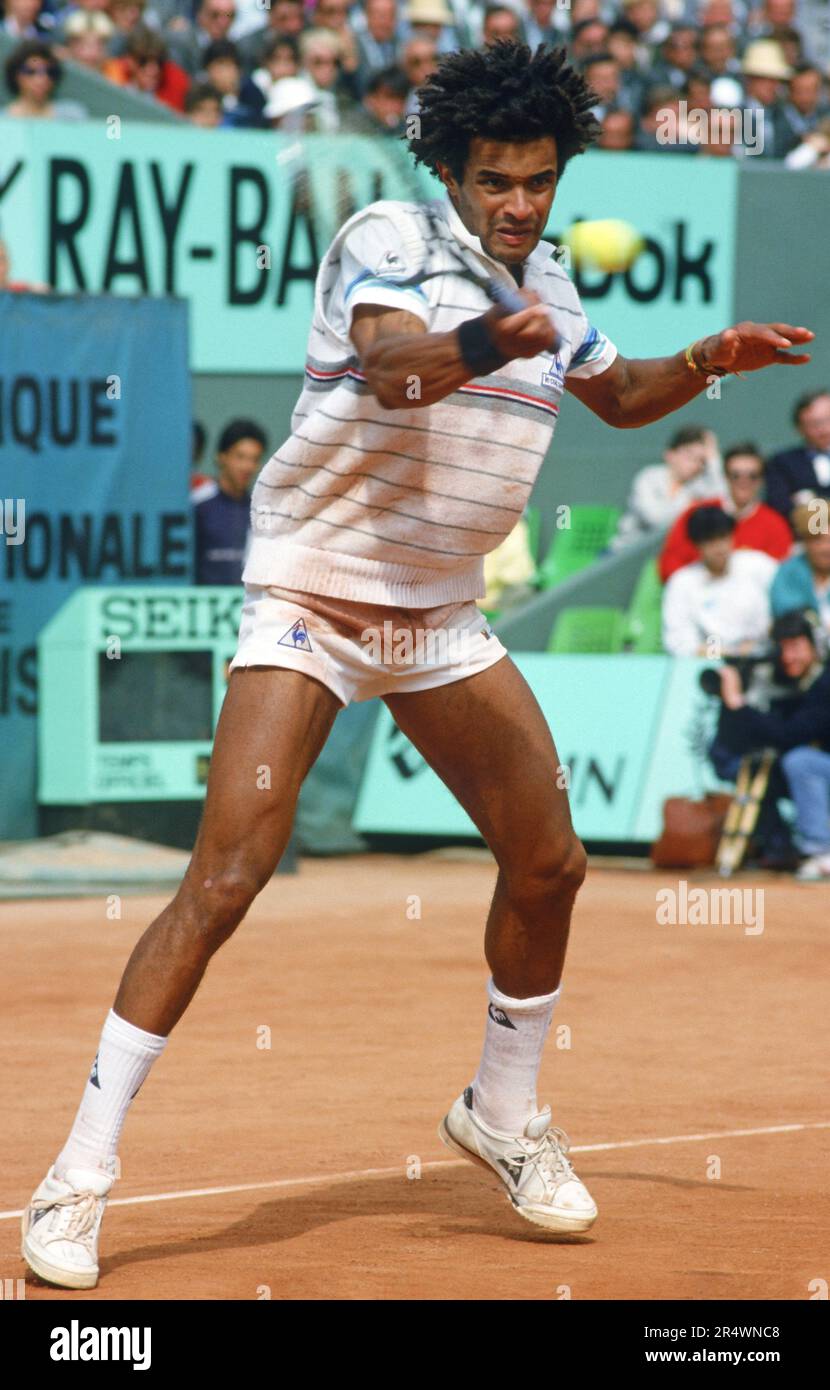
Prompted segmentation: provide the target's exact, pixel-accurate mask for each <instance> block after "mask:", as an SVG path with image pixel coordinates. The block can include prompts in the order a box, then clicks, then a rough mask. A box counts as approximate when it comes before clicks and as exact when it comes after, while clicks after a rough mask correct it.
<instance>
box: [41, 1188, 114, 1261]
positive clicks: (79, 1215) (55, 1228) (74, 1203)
mask: <svg viewBox="0 0 830 1390" xmlns="http://www.w3.org/2000/svg"><path fill="white" fill-rule="evenodd" d="M100 1201H101V1198H100V1197H97V1196H96V1195H95V1193H94V1192H78V1193H75V1192H73V1193H70V1194H69V1195H68V1196H66V1197H54V1198H44V1199H39V1200H36V1201H34V1202H32V1208H33V1210H35V1211H43V1210H46V1209H48V1208H52V1209H53V1210H55V1209H57V1208H59V1207H60V1208H62V1209H63V1210H62V1211H61V1212H60V1214H59V1215H58V1217H57V1220H56V1221H55V1222H53V1223H51V1230H49V1232H48V1233H44V1236H43V1241H44V1243H45V1244H46V1243H49V1242H51V1241H54V1240H72V1241H77V1242H78V1244H79V1245H84V1246H86V1248H87V1249H90V1248H91V1245H92V1238H93V1232H94V1226H95V1217H96V1214H97V1211H98V1203H99V1202H100Z"/></svg>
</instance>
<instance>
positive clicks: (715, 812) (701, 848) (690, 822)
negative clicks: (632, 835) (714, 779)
mask: <svg viewBox="0 0 830 1390" xmlns="http://www.w3.org/2000/svg"><path fill="white" fill-rule="evenodd" d="M731 804H732V798H731V796H725V795H724V794H723V793H722V792H708V793H707V794H706V796H704V798H703V800H702V801H692V799H691V797H688V796H670V797H669V798H668V800H667V801H664V802H663V833H662V834H661V836H660V838H659V840H655V842H654V844H653V845H652V847H651V858H652V862H653V863H654V864H655V866H656V867H657V868H658V869H701V868H706V867H708V866H709V865H712V864H714V862H715V855H716V853H717V848H718V842H719V840H720V837H721V832H722V830H723V823H724V821H725V819H726V813H727V811H728V810H729V807H730V805H731Z"/></svg>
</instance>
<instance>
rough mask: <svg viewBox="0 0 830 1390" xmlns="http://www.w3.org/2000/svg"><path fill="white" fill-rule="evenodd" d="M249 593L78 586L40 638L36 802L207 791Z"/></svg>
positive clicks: (180, 796) (176, 797) (174, 796)
mask: <svg viewBox="0 0 830 1390" xmlns="http://www.w3.org/2000/svg"><path fill="white" fill-rule="evenodd" d="M243 601H244V590H243V589H242V587H241V586H239V587H236V586H233V587H228V588H224V587H208V586H205V587H198V588H190V587H184V586H182V587H179V586H177V587H175V588H169V589H165V588H160V587H158V586H155V587H152V588H151V587H141V588H139V587H132V586H119V587H118V588H112V589H109V588H97V587H96V588H93V587H87V588H80V589H76V590H75V592H74V593H73V594H72V596H71V598H69V599H68V600H67V602H66V603H65V604H64V606H63V607H62V608H61V609H60V610H59V611H58V612H57V613H56V614H55V616H54V617H53V618H52V619H51V621H50V622H49V623H47V624H46V626H45V627H44V628H43V630H42V632H41V634H40V638H39V641H38V664H39V686H40V702H39V719H38V800H39V802H40V803H41V805H46V806H49V805H61V806H67V805H72V804H75V805H87V804H90V803H99V802H107V801H130V802H133V801H160V800H170V801H181V800H190V799H192V800H198V799H200V798H202V797H203V796H204V792H205V784H206V781H207V769H208V765H209V763H210V752H211V745H212V740H213V731H214V729H215V728H216V721H217V719H218V718H219V711H220V709H221V707H222V701H223V699H224V696H225V690H226V687H227V675H228V666H229V664H230V661H231V659H232V657H233V654H234V652H235V650H236V641H237V631H238V628H239V618H240V614H241V610H242V603H243Z"/></svg>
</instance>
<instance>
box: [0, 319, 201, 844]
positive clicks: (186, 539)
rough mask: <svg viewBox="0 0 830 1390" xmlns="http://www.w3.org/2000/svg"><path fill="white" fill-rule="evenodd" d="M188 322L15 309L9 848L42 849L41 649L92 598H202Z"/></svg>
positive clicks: (3, 376) (8, 465)
mask: <svg viewBox="0 0 830 1390" xmlns="http://www.w3.org/2000/svg"><path fill="white" fill-rule="evenodd" d="M187 356H188V338H187V306H186V304H184V303H183V302H182V301H179V300H174V299H156V300H151V299H118V298H115V297H114V296H109V295H106V296H88V295H78V296H54V295H37V294H10V293H0V509H1V510H0V519H1V520H2V542H3V543H2V545H1V546H0V766H1V767H2V783H3V793H2V797H0V839H25V838H27V837H29V836H32V835H34V834H35V833H36V830H37V824H36V805H35V725H36V715H37V707H38V690H37V683H38V678H37V660H36V651H35V643H36V639H37V634H38V632H39V631H40V629H41V628H42V627H43V625H44V623H45V622H46V621H47V620H48V619H49V618H51V616H52V614H53V613H54V612H55V611H56V610H57V609H58V608H59V607H60V606H61V604H63V602H64V601H65V599H66V598H67V597H68V595H69V594H70V593H71V592H72V590H73V589H75V588H77V586H78V585H80V584H95V583H104V584H119V583H122V582H124V583H132V584H135V583H136V582H141V583H155V582H159V583H164V584H166V585H169V584H173V583H182V584H185V583H188V582H189V580H190V575H191V554H190V551H191V542H190V515H189V508H188V482H189V465H190V379H189V374H188V361H187Z"/></svg>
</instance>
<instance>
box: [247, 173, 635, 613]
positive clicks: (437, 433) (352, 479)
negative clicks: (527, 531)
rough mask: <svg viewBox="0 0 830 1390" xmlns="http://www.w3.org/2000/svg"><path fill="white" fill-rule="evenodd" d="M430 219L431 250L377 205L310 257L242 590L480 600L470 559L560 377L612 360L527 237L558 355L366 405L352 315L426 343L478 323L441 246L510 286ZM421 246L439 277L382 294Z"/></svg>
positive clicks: (452, 220)
mask: <svg viewBox="0 0 830 1390" xmlns="http://www.w3.org/2000/svg"><path fill="white" fill-rule="evenodd" d="M433 207H435V208H436V209H437V210H438V211H439V212H440V217H441V230H442V236H441V237H440V238H439V239H438V240H437V241H436V240H435V239H434V238H431V234H430V228H429V223H428V221H427V220H426V219H425V217H424V215H423V212H422V211H421V210H420V209H419V207H418V205H417V204H416V203H401V202H392V201H381V202H376V203H372V204H371V205H370V206H369V207H367V208H365V209H364V210H363V211H362V212H360V213H357V214H356V215H355V216H354V217H353V218H351V219H350V220H349V221H348V222H347V223H346V224H345V225H344V226H343V227H342V228H341V230H340V232H339V233H338V235H337V236H336V237H335V239H334V241H333V242H332V244H331V246H330V248H329V250H328V251H327V253H326V255H325V257H324V258H323V261H322V263H321V265H320V270H319V273H318V276H317V282H316V286H315V303H314V316H313V320H312V325H311V332H310V334H309V343H308V358H307V362H306V373H305V382H304V385H303V390H302V392H301V394H300V397H299V399H298V401H297V405H296V407H295V409H294V412H293V415H292V417H291V434H290V436H289V438H288V439H287V440H286V441H285V443H284V444H282V445H281V446H280V447H279V448H278V449H277V451H276V452H275V453H274V454H273V456H272V457H271V458H270V459H269V460H268V462H267V463H266V464H265V466H264V468H263V470H262V472H261V473H260V475H259V478H258V479H257V482H256V486H255V488H254V491H253V494H252V498H251V545H250V549H249V553H248V559H247V562H246V564H245V569H244V571H243V576H242V577H243V579H244V580H245V581H246V582H247V583H250V584H262V585H270V584H277V585H281V586H283V587H285V588H291V589H302V590H305V591H307V592H311V593H320V594H328V595H331V596H333V597H337V598H344V599H354V600H358V601H364V602H367V603H389V604H394V605H397V606H399V607H404V608H406V607H409V608H429V607H432V606H435V605H438V604H444V603H452V602H454V601H462V600H467V599H471V598H480V597H482V596H483V594H484V582H483V556H484V555H486V554H487V553H488V552H489V551H491V550H494V549H495V548H496V546H497V545H499V544H500V543H501V541H502V540H504V538H505V536H507V535H508V534H509V533H510V531H511V530H512V529H513V527H514V526H515V524H516V522H517V521H518V520H519V518H520V517H521V515H522V512H523V510H524V508H525V505H526V503H527V500H528V498H529V496H530V492H531V489H532V487H533V484H534V482H535V479H536V476H537V474H538V472H539V469H540V467H541V465H542V461H543V459H544V457H545V454H546V452H547V449H548V446H549V444H550V439H551V435H552V434H553V430H554V427H555V425H556V418H557V415H558V413H559V403H560V399H561V397H562V392H563V389H564V384H565V377H566V376H568V375H570V376H577V377H587V376H594V375H595V374H596V373H598V372H603V371H605V370H606V368H607V367H608V366H610V364H611V363H612V362H613V360H614V358H615V357H616V355H617V349H616V348H615V347H614V345H613V343H611V342H610V341H609V340H608V339H607V338H606V337H605V336H604V335H603V334H601V333H598V332H597V330H596V329H595V328H593V327H592V326H591V324H590V323H589V322H588V320H587V318H586V316H585V313H584V311H583V309H582V305H581V303H580V300H579V296H578V294H577V292H576V289H575V288H574V286H573V284H572V283H571V281H570V279H569V278H568V276H567V274H566V273H565V271H564V270H563V269H562V267H561V266H560V265H559V263H558V262H557V260H556V259H555V258H554V257H553V254H552V253H553V247H552V246H551V245H550V244H549V243H547V242H544V241H541V242H539V244H538V246H537V247H536V248H535V250H534V251H533V252H532V253H531V254H530V256H529V257H528V258H527V260H526V261H525V262H524V279H523V285H524V288H526V289H532V290H535V291H536V293H537V294H538V295H539V297H540V299H541V300H542V301H543V302H544V303H546V304H548V305H549V306H550V307H551V309H552V311H553V316H554V319H555V322H556V327H557V330H558V332H559V335H560V337H561V340H562V341H561V345H560V348H559V350H558V352H556V353H550V352H543V353H540V354H539V355H538V356H537V357H533V358H517V359H515V360H514V361H511V362H508V363H507V364H506V365H505V366H503V367H500V368H499V369H498V371H496V372H492V373H490V374H489V375H487V376H482V377H477V378H474V379H473V380H471V381H468V382H466V383H465V384H464V385H463V386H460V387H459V388H458V389H457V390H456V391H453V392H452V394H451V395H449V396H447V397H445V399H444V400H441V401H438V402H436V403H435V404H434V405H430V406H423V407H420V408H418V407H416V406H413V407H412V408H403V409H399V410H388V409H384V408H383V407H382V406H380V405H379V404H378V402H377V400H376V399H375V397H374V396H373V395H372V393H371V391H370V390H369V388H368V386H367V384H366V379H365V377H364V375H363V373H362V371H361V369H360V362H359V359H358V357H357V354H356V352H355V349H354V345H353V344H352V342H351V340H350V338H349V327H350V323H351V314H352V311H353V310H354V308H355V306H356V305H358V304H382V305H389V307H390V308H395V309H407V310H409V311H411V312H412V313H413V314H417V315H418V317H419V318H421V319H422V320H423V322H424V323H425V324H426V326H427V329H428V330H429V331H431V332H436V333H441V332H448V331H451V330H453V329H455V328H457V327H458V325H459V324H460V323H461V322H463V320H465V319H469V318H473V317H475V316H477V315H479V314H482V313H485V312H486V311H487V309H488V308H489V307H490V301H489V299H488V298H487V295H486V294H485V292H484V290H482V289H481V288H479V286H477V285H474V284H472V283H470V282H469V281H467V280H464V279H462V278H460V277H459V276H458V275H457V274H454V273H453V269H452V261H451V259H450V258H449V257H448V253H447V250H446V241H445V239H446V240H450V241H451V240H453V239H454V240H456V241H458V242H461V243H462V244H463V246H464V247H466V248H468V250H471V251H473V252H474V253H475V255H476V257H477V258H478V260H479V262H480V264H481V267H482V270H484V272H485V273H486V274H487V275H495V276H498V277H499V278H501V279H503V280H505V282H506V283H508V284H510V285H511V286H512V287H513V288H515V281H514V280H513V279H512V277H511V275H510V272H509V271H508V270H507V268H506V267H505V266H503V265H502V264H500V263H499V262H498V261H495V260H493V259H492V258H491V257H490V256H488V255H487V253H486V252H484V251H483V249H482V247H481V242H480V241H479V239H478V238H477V237H474V236H472V235H471V234H470V232H468V231H467V229H466V228H465V226H464V224H463V222H462V221H461V219H460V217H459V216H458V214H457V213H456V211H455V209H454V208H453V206H452V204H451V203H450V201H449V199H445V200H442V201H440V202H438V203H436V204H433ZM425 241H426V242H427V244H428V251H427V253H426V254H427V268H428V269H430V270H432V269H438V270H442V271H446V273H442V274H440V275H438V276H436V277H435V278H434V279H430V280H426V281H425V282H424V283H423V284H421V285H417V286H402V285H399V284H396V283H395V281H396V278H398V279H403V278H405V277H406V276H407V275H408V274H410V273H411V272H412V271H413V270H414V269H415V268H417V267H418V265H420V263H421V261H422V259H423V256H424V244H425ZM411 389H413V390H417V382H416V381H414V380H413V384H412V388H411Z"/></svg>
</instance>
